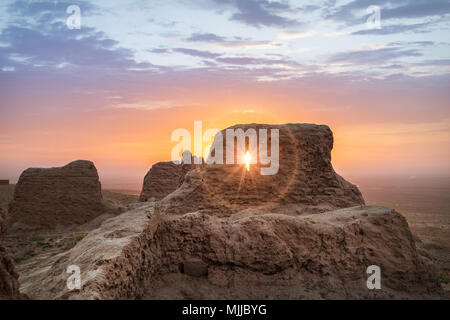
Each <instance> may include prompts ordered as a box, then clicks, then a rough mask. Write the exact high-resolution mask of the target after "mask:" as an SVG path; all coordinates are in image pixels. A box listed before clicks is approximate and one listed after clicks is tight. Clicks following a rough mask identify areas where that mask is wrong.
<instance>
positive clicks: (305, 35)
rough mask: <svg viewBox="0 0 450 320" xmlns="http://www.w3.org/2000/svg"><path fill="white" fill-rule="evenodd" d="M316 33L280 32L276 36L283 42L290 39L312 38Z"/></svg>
mask: <svg viewBox="0 0 450 320" xmlns="http://www.w3.org/2000/svg"><path fill="white" fill-rule="evenodd" d="M315 34H316V33H315V32H314V31H305V32H282V33H280V34H278V38H280V39H284V40H290V39H301V38H308V37H312V36H313V35H315Z"/></svg>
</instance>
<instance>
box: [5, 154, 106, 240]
mask: <svg viewBox="0 0 450 320" xmlns="http://www.w3.org/2000/svg"><path fill="white" fill-rule="evenodd" d="M107 210H108V208H107V207H106V206H105V205H104V203H103V199H102V192H101V184H100V181H99V178H98V174H97V169H96V168H95V166H94V164H93V163H92V162H91V161H85V160H78V161H74V162H71V163H69V164H68V165H66V166H64V167H57V168H46V169H42V168H29V169H27V170H25V171H24V172H22V174H21V175H20V178H19V181H18V182H17V185H16V188H15V191H14V199H13V201H12V202H11V203H10V206H9V214H8V228H9V230H10V232H20V231H36V230H51V229H55V228H57V227H67V226H71V225H80V224H84V223H86V222H88V221H89V220H92V219H93V218H95V217H97V216H99V215H101V214H103V213H105V212H106V211H107Z"/></svg>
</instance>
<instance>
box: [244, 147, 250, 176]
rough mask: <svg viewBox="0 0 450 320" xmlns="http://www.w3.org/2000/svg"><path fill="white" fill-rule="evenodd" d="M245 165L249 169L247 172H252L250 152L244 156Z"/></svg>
mask: <svg viewBox="0 0 450 320" xmlns="http://www.w3.org/2000/svg"><path fill="white" fill-rule="evenodd" d="M244 163H245V168H247V171H250V152H248V151H247V153H246V154H245V156H244Z"/></svg>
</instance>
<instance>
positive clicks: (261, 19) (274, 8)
mask: <svg viewBox="0 0 450 320" xmlns="http://www.w3.org/2000/svg"><path fill="white" fill-rule="evenodd" d="M209 2H210V4H211V7H214V10H216V11H217V7H222V8H226V9H229V10H231V11H232V12H233V13H232V15H231V16H230V18H229V19H230V20H234V21H238V22H240V23H243V24H246V25H249V26H252V27H257V28H261V27H289V26H298V25H300V23H299V22H298V21H296V20H294V19H290V18H287V17H285V14H286V13H292V12H295V11H296V9H295V8H293V7H291V6H290V5H289V3H288V2H287V1H268V0H209Z"/></svg>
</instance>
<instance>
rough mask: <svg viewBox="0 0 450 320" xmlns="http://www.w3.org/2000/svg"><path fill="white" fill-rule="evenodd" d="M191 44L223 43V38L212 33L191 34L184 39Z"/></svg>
mask: <svg viewBox="0 0 450 320" xmlns="http://www.w3.org/2000/svg"><path fill="white" fill-rule="evenodd" d="M186 40H187V41H191V42H225V41H226V39H225V38H224V37H221V36H218V35H216V34H214V33H193V34H192V35H191V36H190V37H189V38H187V39H186Z"/></svg>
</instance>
